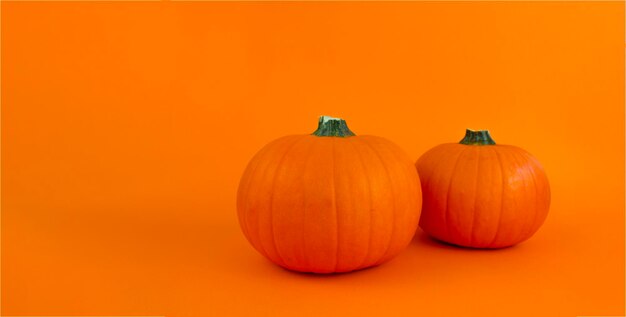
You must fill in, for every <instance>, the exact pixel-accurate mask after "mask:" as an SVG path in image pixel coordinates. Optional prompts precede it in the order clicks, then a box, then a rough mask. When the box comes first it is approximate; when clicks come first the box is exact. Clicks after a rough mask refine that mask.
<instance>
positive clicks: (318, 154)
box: [237, 135, 421, 273]
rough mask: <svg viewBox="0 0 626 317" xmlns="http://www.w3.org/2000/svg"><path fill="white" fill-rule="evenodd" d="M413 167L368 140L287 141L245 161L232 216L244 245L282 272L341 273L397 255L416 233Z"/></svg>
mask: <svg viewBox="0 0 626 317" xmlns="http://www.w3.org/2000/svg"><path fill="white" fill-rule="evenodd" d="M420 207H421V193H420V184H419V178H418V175H417V172H416V170H415V166H414V164H413V163H412V161H411V160H410V159H409V157H407V156H406V154H405V153H404V152H403V151H402V150H401V149H399V148H398V147H397V146H395V145H394V144H393V143H391V142H389V141H387V140H385V139H382V138H379V137H374V136H350V137H319V136H314V135H297V136H287V137H283V138H281V139H278V140H276V141H274V142H271V143H270V144H268V145H267V146H265V147H264V148H263V149H262V150H261V151H260V152H259V153H257V155H256V156H255V157H254V158H253V159H252V161H251V162H250V163H249V165H248V167H247V168H246V170H245V172H244V175H243V177H242V178H241V182H240V185H239V191H238V197H237V210H238V214H239V222H240V224H241V228H242V230H243V232H244V234H245V236H246V237H247V238H248V240H249V241H250V243H251V244H252V245H253V246H254V247H255V248H256V249H257V250H258V251H259V252H260V253H261V254H263V255H264V256H266V257H267V258H268V259H270V260H271V261H272V262H274V263H276V264H278V265H280V266H283V267H285V268H287V269H290V270H296V271H302V272H316V273H332V272H347V271H352V270H357V269H361V268H365V267H369V266H373V265H377V264H380V263H382V262H384V261H386V260H388V259H390V258H392V257H393V256H395V255H397V254H398V253H399V252H400V251H401V250H402V249H404V248H405V247H406V246H407V245H408V243H409V242H410V241H411V239H412V237H413V235H414V233H415V230H416V229H417V225H418V221H419V215H420Z"/></svg>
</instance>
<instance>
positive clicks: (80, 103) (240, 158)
mask: <svg viewBox="0 0 626 317" xmlns="http://www.w3.org/2000/svg"><path fill="white" fill-rule="evenodd" d="M321 114H326V115H333V116H340V117H343V118H345V119H346V120H347V121H348V124H349V125H350V127H351V128H352V130H353V131H355V132H356V133H357V134H374V135H379V136H384V137H386V138H388V139H390V140H392V141H394V142H396V143H397V144H398V145H400V146H401V147H402V148H404V149H405V150H406V151H407V153H408V154H410V155H411V157H413V158H414V159H417V158H418V157H419V155H421V154H422V153H423V152H425V151H426V150H427V149H429V148H431V147H433V146H435V145H437V144H440V143H443V142H457V141H458V140H460V139H461V138H462V136H463V134H464V129H465V128H466V127H469V128H475V129H478V128H487V129H490V130H491V133H492V135H493V137H494V139H495V140H496V142H499V143H502V144H514V145H518V146H521V147H523V148H525V149H526V150H528V151H530V152H531V153H533V154H534V155H535V156H536V157H537V158H538V159H539V160H540V161H541V162H542V163H543V165H544V166H545V168H546V170H547V173H548V176H549V178H550V181H551V186H552V207H551V212H550V215H549V216H548V219H547V221H546V223H545V224H544V227H543V228H542V229H541V230H540V231H539V232H538V233H537V234H536V235H535V236H534V237H533V238H532V239H531V240H529V241H527V242H525V243H523V244H521V245H519V246H516V247H513V248H508V249H503V250H497V251H480V250H469V249H458V248H454V247H450V246H446V245H442V244H439V243H436V242H433V241H431V240H429V239H428V238H427V237H425V236H424V234H423V233H422V232H421V231H420V232H418V234H417V235H416V238H415V239H414V242H413V243H412V244H411V245H410V246H409V247H408V249H407V250H406V251H405V252H403V253H402V254H401V255H400V256H398V257H397V258H396V259H395V260H393V261H391V262H389V263H387V264H385V265H382V266H380V267H377V268H373V269H369V270H363V271H359V272H355V273H351V274H342V275H332V276H316V275H308V274H298V273H291V272H288V271H285V270H283V269H281V268H279V267H277V266H275V265H272V264H271V263H269V262H268V261H267V260H265V259H264V258H263V257H262V256H261V255H259V254H257V253H256V252H255V251H254V250H253V248H252V247H251V246H250V245H249V244H248V243H247V241H246V240H245V238H244V236H243V234H242V233H241V232H240V229H239V225H238V223H237V215H236V211H235V193H236V189H237V185H238V181H239V177H240V176H241V174H242V172H243V169H244V168H245V165H246V164H247V162H248V160H249V159H250V158H251V157H252V155H253V154H254V153H255V152H256V151H257V150H259V149H260V148H261V147H262V146H263V145H264V144H266V143H268V142H269V141H270V140H273V139H275V138H277V137H280V136H283V135H286V134H301V133H310V132H312V131H313V130H315V128H316V123H317V116H318V115H321ZM1 286H2V314H3V315H165V316H192V315H195V316H206V315H216V316H223V315H237V314H242V315H244V314H247V315H249V316H252V315H295V314H296V313H297V315H303V316H307V315H310V316H322V315H324V314H326V315H341V316H349V315H354V316H364V315H378V316H383V315H386V316H390V315H400V314H401V313H410V314H411V315H422V316H576V315H624V3H621V2H611V3H585V2H569V3H565V2H562V3H541V2H533V3H519V2H518V3H479V2H463V3H450V2H436V3H432V2H431V3H425V2H411V3H408V2H404V3H401V2H397V3H217V2H214V3H210V2H196V3H192V2H186V3H156V2H151V3H95V2H94V3H85V2H83V3H79V2H64V3H34V2H28V3H17V2H2V285H1Z"/></svg>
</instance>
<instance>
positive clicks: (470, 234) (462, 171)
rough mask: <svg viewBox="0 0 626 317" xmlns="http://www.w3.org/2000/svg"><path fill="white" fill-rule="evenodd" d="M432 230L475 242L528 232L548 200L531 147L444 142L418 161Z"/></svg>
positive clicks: (492, 242)
mask: <svg viewBox="0 0 626 317" xmlns="http://www.w3.org/2000/svg"><path fill="white" fill-rule="evenodd" d="M417 169H418V171H419V175H420V179H421V181H422V193H423V199H424V203H423V206H422V216H421V219H420V227H421V228H422V229H423V230H424V231H425V232H426V233H428V234H429V235H430V236H432V237H434V238H436V239H438V240H442V241H445V242H448V243H451V244H456V245H460V246H467V247H474V248H501V247H507V246H511V245H514V244H517V243H519V242H522V241H524V240H526V239H528V238H530V237H531V236H532V235H533V234H534V233H535V232H536V231H537V230H538V229H539V227H540V226H541V225H542V223H543V222H544V220H545V219H546V216H547V214H548V209H549V205H550V186H549V184H548V179H547V177H546V174H545V172H544V170H543V168H542V167H541V165H540V164H539V162H538V161H537V159H535V158H534V157H533V156H531V155H530V154H529V153H528V152H526V151H524V150H522V149H520V148H518V147H514V146H509V145H495V143H494V145H465V144H458V143H450V144H442V145H439V146H437V147H435V148H433V149H431V150H430V151H428V152H426V153H425V154H424V155H422V157H421V158H420V159H419V160H418V162H417Z"/></svg>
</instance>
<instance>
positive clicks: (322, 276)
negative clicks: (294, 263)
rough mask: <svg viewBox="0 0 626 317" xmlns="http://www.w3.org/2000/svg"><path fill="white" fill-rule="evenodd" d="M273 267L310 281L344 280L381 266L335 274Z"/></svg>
mask: <svg viewBox="0 0 626 317" xmlns="http://www.w3.org/2000/svg"><path fill="white" fill-rule="evenodd" d="M381 264H384V263H381ZM273 266H275V267H277V269H279V270H281V271H283V272H287V273H289V274H292V275H294V276H299V277H302V278H310V279H338V278H343V277H348V276H356V275H361V274H362V273H364V272H367V271H372V270H375V269H376V268H378V267H379V266H380V264H378V265H374V266H369V267H364V268H362V269H357V270H354V271H346V272H333V273H315V272H301V271H295V270H291V269H288V268H286V267H283V266H280V265H275V264H274V265H273Z"/></svg>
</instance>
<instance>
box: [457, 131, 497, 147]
mask: <svg viewBox="0 0 626 317" xmlns="http://www.w3.org/2000/svg"><path fill="white" fill-rule="evenodd" d="M459 143H461V144H465V145H496V141H494V140H493V139H492V138H491V135H489V130H470V129H467V130H465V137H464V138H463V140H461V142H459Z"/></svg>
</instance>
